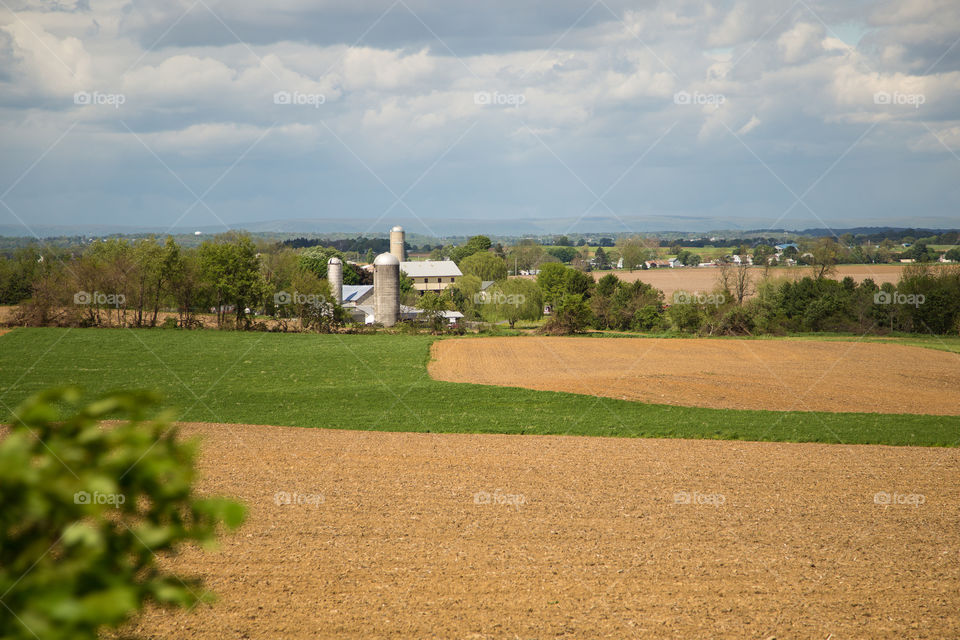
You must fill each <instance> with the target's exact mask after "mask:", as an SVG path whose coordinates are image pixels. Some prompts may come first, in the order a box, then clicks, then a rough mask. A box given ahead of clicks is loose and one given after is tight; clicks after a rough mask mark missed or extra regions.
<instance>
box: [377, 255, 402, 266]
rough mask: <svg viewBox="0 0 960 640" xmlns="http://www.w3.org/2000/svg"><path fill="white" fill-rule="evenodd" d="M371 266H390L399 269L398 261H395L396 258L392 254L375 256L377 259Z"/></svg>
mask: <svg viewBox="0 0 960 640" xmlns="http://www.w3.org/2000/svg"><path fill="white" fill-rule="evenodd" d="M373 264H374V266H377V265H388V264H391V265H396V266H398V267H399V266H400V261H399V260H397V256H395V255H393V254H392V253H381V254H380V255H378V256H377V259H376V260H374V261H373Z"/></svg>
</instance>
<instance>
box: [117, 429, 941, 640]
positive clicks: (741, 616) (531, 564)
mask: <svg viewBox="0 0 960 640" xmlns="http://www.w3.org/2000/svg"><path fill="white" fill-rule="evenodd" d="M185 432H186V433H188V434H202V436H203V437H204V439H205V444H204V446H203V448H202V457H201V465H200V466H201V470H202V474H203V481H202V488H203V490H204V491H206V492H213V493H217V494H229V495H233V496H235V497H238V498H240V499H242V500H243V501H244V502H245V503H247V504H248V505H249V507H250V517H249V519H248V521H247V523H246V524H245V525H244V526H243V528H241V529H240V531H239V532H238V533H236V534H233V535H231V536H229V537H228V538H227V539H226V540H225V542H224V544H223V545H222V547H221V549H220V550H219V551H212V552H199V551H194V550H191V551H188V552H187V553H185V554H184V555H182V556H180V557H179V558H178V559H177V560H176V561H175V567H176V568H177V569H178V570H180V571H181V572H184V573H191V574H202V575H204V576H206V578H207V583H208V586H209V587H210V588H212V589H213V590H215V591H216V592H217V593H218V594H219V596H220V600H219V602H217V603H216V604H214V605H213V606H212V607H207V606H204V607H201V608H200V609H199V610H197V611H195V612H193V613H182V612H178V613H167V612H163V613H161V612H156V611H153V612H150V613H148V614H147V615H146V616H145V618H143V619H142V620H141V621H140V623H138V624H137V625H135V629H133V630H134V631H136V632H137V633H140V634H142V635H143V636H144V637H148V638H184V639H186V638H189V639H191V640H192V639H195V638H199V639H209V640H214V639H216V640H220V639H222V638H263V639H270V640H273V639H275V638H285V639H307V638H309V639H317V638H361V637H362V638H525V639H526V638H600V637H605V638H696V637H700V638H708V637H709V638H759V639H764V638H771V637H776V638H791V639H793V638H815V639H817V640H824V639H825V638H827V637H832V638H835V639H839V638H947V637H953V638H955V637H958V636H960V527H957V522H958V520H960V501H958V500H957V496H958V495H960V451H958V450H957V449H932V448H931V449H921V448H908V447H878V446H843V445H815V444H775V443H746V442H716V441H706V440H704V441H684V440H630V439H612V438H585V437H562V436H498V435H452V434H444V435H441V434H406V433H380V432H348V431H328V430H319V429H296V428H282V427H256V426H247V425H196V424H192V425H186V427H185ZM280 492H286V493H289V494H291V504H281V505H278V504H276V496H277V494H278V493H280ZM481 492H486V493H489V494H493V495H494V496H496V497H495V498H493V499H491V500H490V503H489V504H488V503H486V496H484V495H483V494H481ZM498 492H499V493H498ZM294 493H297V494H301V495H305V496H308V497H307V498H304V499H302V500H300V502H301V504H299V505H298V504H296V502H297V499H296V498H294V497H293V496H292V494H294ZM476 494H481V495H480V496H479V500H480V503H479V504H478V503H477V498H478V496H477V495H476ZM500 494H503V496H510V497H509V498H502V497H501V495H500ZM878 494H879V495H878ZM888 496H889V503H890V504H886V503H887V502H888ZM284 497H285V496H284V495H283V494H281V496H280V498H281V502H282V501H283V498H284ZM831 634H832V636H831Z"/></svg>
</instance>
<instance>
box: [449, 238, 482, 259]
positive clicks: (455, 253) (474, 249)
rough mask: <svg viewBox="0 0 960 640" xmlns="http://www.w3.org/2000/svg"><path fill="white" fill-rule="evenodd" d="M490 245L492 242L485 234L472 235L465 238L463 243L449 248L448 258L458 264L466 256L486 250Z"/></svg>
mask: <svg viewBox="0 0 960 640" xmlns="http://www.w3.org/2000/svg"><path fill="white" fill-rule="evenodd" d="M492 245H493V243H492V242H490V238H488V237H487V236H472V237H470V238H468V239H467V243H466V244H465V245H463V246H460V247H454V248H453V249H451V250H450V259H451V260H453V261H454V262H456V263H457V264H458V265H459V264H460V262H461V261H463V259H464V258H466V257H467V256H472V255H473V254H475V253H480V252H481V251H487V250H488V249H489V248H490V247H491V246H492Z"/></svg>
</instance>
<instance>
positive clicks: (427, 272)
mask: <svg viewBox="0 0 960 640" xmlns="http://www.w3.org/2000/svg"><path fill="white" fill-rule="evenodd" d="M400 270H401V271H403V272H404V273H405V274H407V275H408V276H410V277H411V278H437V277H441V278H445V277H457V276H462V275H463V272H462V271H460V268H459V267H458V266H457V263H456V262H454V261H453V260H421V261H417V262H401V263H400Z"/></svg>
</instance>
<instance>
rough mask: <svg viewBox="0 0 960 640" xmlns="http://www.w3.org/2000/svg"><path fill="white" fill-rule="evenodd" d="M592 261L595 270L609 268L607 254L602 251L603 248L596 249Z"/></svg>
mask: <svg viewBox="0 0 960 640" xmlns="http://www.w3.org/2000/svg"><path fill="white" fill-rule="evenodd" d="M593 261H594V262H595V263H596V265H597V269H609V268H610V258H608V257H607V252H606V251H604V250H603V247H597V253H596V254H595V255H594V256H593Z"/></svg>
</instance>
